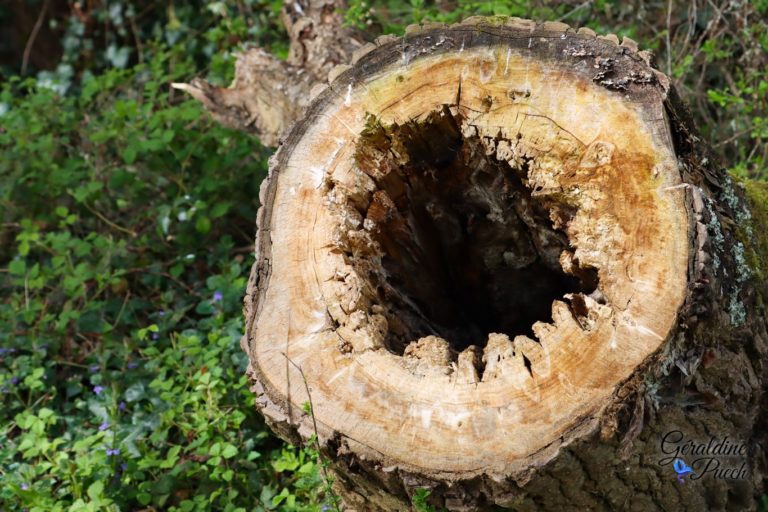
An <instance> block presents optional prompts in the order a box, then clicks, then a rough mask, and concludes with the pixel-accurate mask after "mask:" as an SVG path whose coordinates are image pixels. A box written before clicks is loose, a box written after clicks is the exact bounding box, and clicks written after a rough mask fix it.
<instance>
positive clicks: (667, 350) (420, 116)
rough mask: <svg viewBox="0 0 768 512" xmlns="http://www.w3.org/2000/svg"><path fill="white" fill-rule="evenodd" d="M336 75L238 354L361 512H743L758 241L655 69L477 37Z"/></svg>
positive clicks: (414, 47) (262, 218) (761, 373)
mask: <svg viewBox="0 0 768 512" xmlns="http://www.w3.org/2000/svg"><path fill="white" fill-rule="evenodd" d="M333 75H334V76H333V78H332V80H331V82H330V85H328V87H327V88H326V89H325V90H324V91H323V92H321V93H319V96H317V98H316V99H315V100H314V101H313V102H312V103H311V105H310V107H309V108H308V110H307V112H306V114H305V115H304V117H303V118H302V119H301V120H300V121H299V122H298V124H296V125H295V126H294V127H293V129H292V130H291V132H290V134H289V135H288V137H287V139H286V140H285V142H284V144H283V145H282V146H281V147H280V148H279V150H278V151H277V153H276V154H275V156H274V157H273V159H272V161H271V165H270V176H269V178H268V180H266V181H265V182H264V184H263V185H262V189H261V194H260V200H261V203H262V207H261V209H260V211H259V215H258V236H257V246H256V263H255V265H254V267H253V272H252V275H251V279H250V283H249V287H248V292H247V297H246V299H245V315H246V334H245V336H244V337H243V348H244V349H245V350H246V351H247V352H248V354H249V356H250V360H251V366H250V369H249V373H250V375H251V377H252V378H253V382H254V391H255V392H256V393H257V394H258V396H259V400H258V403H259V406H260V408H261V410H262V412H263V413H264V415H265V417H266V418H267V420H268V421H269V422H270V425H271V426H272V428H273V429H274V430H275V432H277V433H278V434H279V435H281V436H282V437H284V438H286V439H290V440H293V441H298V440H299V439H307V438H308V437H310V436H311V435H312V434H313V433H315V426H314V424H313V418H312V417H310V416H309V415H308V414H307V413H306V412H305V410H304V408H303V407H302V404H304V403H305V402H307V401H309V400H310V399H311V402H312V405H313V414H314V420H315V421H316V424H317V426H316V428H317V433H318V436H319V440H320V443H321V444H322V446H323V449H324V451H325V455H326V456H327V457H329V459H330V460H331V461H332V467H333V469H334V471H335V473H336V475H337V482H336V485H337V490H338V492H339V493H340V494H341V495H342V496H343V497H344V500H345V504H346V506H347V507H348V509H350V510H352V509H354V510H360V511H363V510H387V511H389V510H407V509H409V508H410V505H409V503H410V497H411V496H412V495H413V493H414V492H415V490H416V489H418V488H427V489H429V490H430V491H431V499H432V502H433V503H434V504H435V505H437V506H439V507H445V508H446V509H448V510H485V509H489V508H491V507H492V506H493V505H497V506H502V507H510V508H513V509H516V510H643V511H645V510H685V509H687V510H742V509H750V508H754V507H755V503H756V499H757V497H758V496H759V495H760V494H761V493H762V492H763V490H762V489H763V488H762V485H763V483H762V481H763V478H764V475H765V474H766V466H765V449H764V447H765V441H766V439H765V427H766V412H765V411H766V407H765V406H766V399H765V396H764V394H763V390H764V388H765V383H766V365H765V357H766V351H767V347H766V340H767V339H768V336H767V335H766V326H765V307H764V303H763V300H764V298H765V297H766V291H768V290H767V288H768V287H767V286H766V279H765V274H764V272H765V268H766V262H768V257H767V256H768V251H767V250H766V248H767V247H766V244H765V242H764V241H761V239H760V237H761V236H765V234H764V233H763V232H762V230H765V229H766V228H767V227H768V226H766V219H768V215H766V213H765V209H764V208H765V207H764V205H761V204H760V203H758V202H753V203H752V204H750V203H749V202H748V200H747V199H746V198H745V192H744V189H743V186H741V185H740V184H736V183H734V182H733V181H732V180H731V179H730V178H729V177H728V175H727V173H725V171H724V170H722V169H721V168H720V167H718V166H717V164H716V163H715V161H714V159H713V157H712V156H711V155H710V154H709V153H708V151H707V149H706V147H704V145H703V144H702V143H701V141H700V140H699V138H698V137H697V136H696V135H695V132H694V130H693V128H692V125H691V122H690V120H689V119H688V116H687V114H686V112H685V109H684V108H683V107H682V106H681V104H680V101H679V100H678V98H677V96H676V93H675V91H674V89H673V88H672V87H671V86H670V84H669V81H668V79H667V78H666V77H665V76H664V75H663V74H661V73H659V72H658V71H656V70H655V69H653V68H652V66H651V65H650V63H649V55H648V54H646V53H644V52H638V51H637V48H636V46H635V44H634V43H633V42H632V41H630V40H627V39H625V40H624V42H623V43H622V44H621V45H619V44H618V41H617V40H616V38H615V36H609V37H595V35H594V33H592V32H591V31H589V30H585V29H581V30H579V31H575V30H572V29H570V28H568V27H566V26H565V25H562V24H559V23H544V24H535V23H533V22H529V21H524V20H517V19H509V20H499V19H496V18H494V19H490V20H486V19H470V20H468V21H467V22H465V23H464V24H461V25H455V26H450V27H445V26H433V25H429V26H422V27H414V28H412V29H410V30H409V31H408V33H407V35H406V37H404V38H390V37H385V38H381V39H379V40H377V42H376V44H375V45H370V46H367V47H365V49H363V50H362V51H358V52H357V53H356V56H355V59H354V62H353V63H352V66H351V67H350V68H348V69H346V68H344V69H342V70H338V71H336V72H335V73H333ZM754 190H755V196H757V195H759V193H763V194H764V193H765V192H764V191H762V192H760V190H758V189H754ZM305 382H306V388H305ZM307 389H308V390H309V393H307ZM726 436H727V439H725V438H726ZM710 440H712V441H710ZM688 441H690V442H691V443H694V444H695V445H696V446H698V445H700V444H703V445H708V447H706V448H703V447H702V446H698V447H697V448H695V449H693V453H691V452H690V450H691V447H690V446H689V445H688V444H686V442H688ZM716 442H719V448H717V445H715V444H714V443H716ZM708 443H709V444H708ZM686 446H688V448H685V449H684V447H686ZM675 447H677V448H679V450H678V451H677V452H675V451H674V450H675ZM676 458H679V459H681V461H682V462H684V463H685V464H686V465H690V466H691V467H692V468H693V474H687V475H686V474H685V471H684V469H685V468H684V467H683V466H679V465H678V470H679V471H678V472H679V473H681V474H680V476H679V477H678V474H677V472H676V471H675V470H674V469H673V468H674V465H675V461H674V459H676ZM677 464H679V463H677ZM715 465H717V466H718V467H717V468H715V467H714V466H715ZM715 469H717V471H716V470H715Z"/></svg>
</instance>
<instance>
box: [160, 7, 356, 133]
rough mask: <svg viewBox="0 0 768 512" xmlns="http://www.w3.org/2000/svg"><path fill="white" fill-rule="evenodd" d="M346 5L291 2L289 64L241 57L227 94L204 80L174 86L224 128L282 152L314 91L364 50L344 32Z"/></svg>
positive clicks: (260, 54) (257, 52)
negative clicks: (283, 140) (285, 139)
mask: <svg viewBox="0 0 768 512" xmlns="http://www.w3.org/2000/svg"><path fill="white" fill-rule="evenodd" d="M345 5H346V2H344V1H341V0H304V1H300V0H291V1H287V2H286V3H285V6H284V7H283V11H282V15H281V18H282V21H283V24H284V25H285V28H286V30H287V31H288V36H289V38H290V41H291V44H290V49H289V53H288V59H287V60H285V61H283V60H280V59H278V58H276V57H275V56H273V55H271V54H269V53H268V52H265V51H264V50H262V49H260V48H253V49H249V50H247V51H245V52H243V53H241V54H239V55H238V58H237V63H236V72H235V81H234V82H233V83H232V85H231V86H230V87H228V88H221V87H215V86H212V85H210V84H209V83H207V82H205V81H204V80H194V81H193V82H192V83H191V84H174V86H175V87H177V88H179V89H182V90H184V91H186V92H188V93H189V94H191V95H192V96H193V97H195V98H196V99H198V100H199V101H201V102H202V103H203V104H204V105H205V107H206V108H207V109H208V110H209V111H210V112H211V114H213V116H214V117H215V118H216V119H217V120H218V121H219V122H221V123H223V124H224V125H226V126H230V127H233V128H239V129H242V130H244V131H247V132H249V133H253V134H255V135H258V136H259V138H260V140H261V142H262V144H264V145H265V146H277V144H278V141H279V140H280V137H281V136H282V135H283V134H284V133H285V132H286V130H287V129H288V128H290V127H291V125H293V123H295V122H296V121H297V120H298V119H299V118H300V116H301V115H302V114H303V112H304V109H305V108H306V107H307V105H309V103H310V101H311V99H312V88H313V87H314V86H316V85H317V84H319V83H325V82H326V80H327V79H328V74H329V72H330V71H331V70H332V69H333V68H334V67H336V66H338V65H340V64H346V63H347V62H349V60H350V59H351V58H352V54H353V52H354V51H355V50H356V49H358V48H360V47H361V46H362V45H363V42H364V38H363V36H362V35H361V34H360V33H358V32H357V31H355V30H352V29H349V28H345V27H343V26H342V24H343V14H342V13H343V10H344V8H345Z"/></svg>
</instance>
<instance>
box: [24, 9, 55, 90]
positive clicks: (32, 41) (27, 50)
mask: <svg viewBox="0 0 768 512" xmlns="http://www.w3.org/2000/svg"><path fill="white" fill-rule="evenodd" d="M50 4H51V0H45V2H43V8H42V9H40V14H39V15H38V16H37V21H35V26H34V27H32V32H31V33H30V34H29V39H27V45H26V46H25V47H24V56H23V57H22V59H21V76H24V75H26V74H27V64H29V55H30V54H31V53H32V47H33V46H34V45H35V39H37V34H38V32H40V28H41V27H42V26H43V20H44V19H45V13H46V12H48V6H49V5H50Z"/></svg>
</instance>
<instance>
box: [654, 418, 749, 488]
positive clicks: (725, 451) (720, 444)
mask: <svg viewBox="0 0 768 512" xmlns="http://www.w3.org/2000/svg"><path fill="white" fill-rule="evenodd" d="M661 451H662V453H664V454H665V455H666V457H662V458H661V459H659V465H660V466H671V469H673V470H674V473H675V475H676V477H677V481H678V482H680V483H681V484H682V483H685V479H686V477H687V478H688V479H690V480H699V479H701V478H704V477H706V476H711V477H712V478H716V479H720V480H743V479H745V478H747V471H748V469H749V468H748V467H747V461H746V456H747V445H746V444H745V443H740V442H737V441H733V440H731V439H729V438H728V436H725V437H723V438H718V437H711V438H710V439H709V440H707V441H699V440H693V439H689V438H686V437H685V435H684V434H683V432H682V431H680V430H672V431H670V432H667V433H666V434H664V436H663V437H662V438H661ZM688 462H690V466H689V465H688Z"/></svg>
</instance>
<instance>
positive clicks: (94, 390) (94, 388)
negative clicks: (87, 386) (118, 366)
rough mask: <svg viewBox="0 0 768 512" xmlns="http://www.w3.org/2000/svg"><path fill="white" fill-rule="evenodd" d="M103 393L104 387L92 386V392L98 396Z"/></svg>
mask: <svg viewBox="0 0 768 512" xmlns="http://www.w3.org/2000/svg"><path fill="white" fill-rule="evenodd" d="M102 391H104V386H93V392H94V393H96V394H97V395H100V394H101V392H102Z"/></svg>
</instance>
